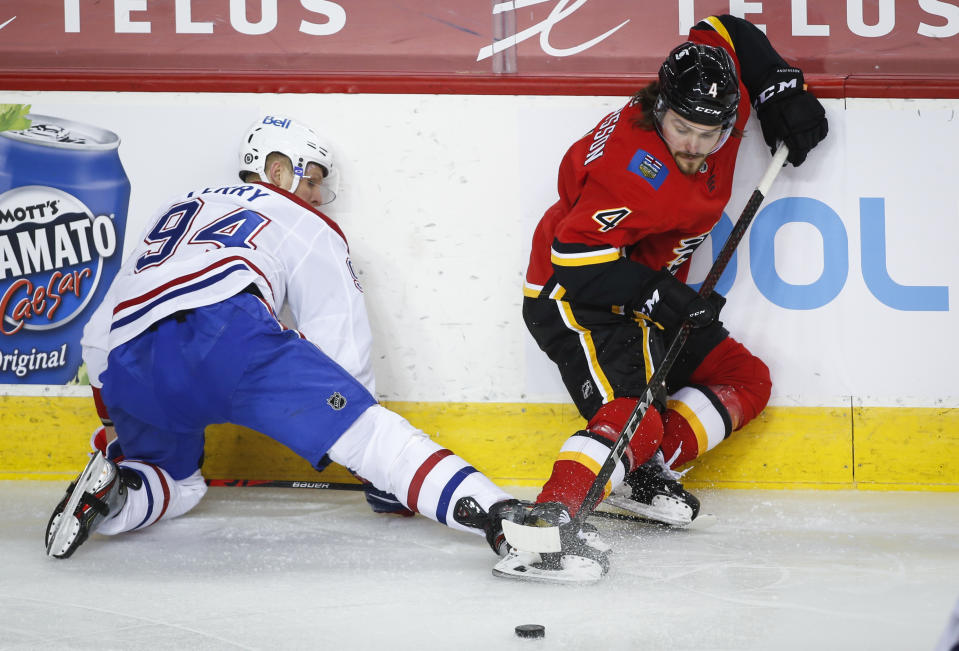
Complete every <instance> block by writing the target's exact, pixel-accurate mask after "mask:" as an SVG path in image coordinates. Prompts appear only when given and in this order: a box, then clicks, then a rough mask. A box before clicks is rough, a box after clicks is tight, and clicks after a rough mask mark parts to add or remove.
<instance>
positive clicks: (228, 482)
mask: <svg viewBox="0 0 959 651" xmlns="http://www.w3.org/2000/svg"><path fill="white" fill-rule="evenodd" d="M206 485H207V486H246V487H250V488H312V489H314V490H334V491H364V492H365V491H366V490H367V486H366V485H365V484H355V483H353V482H335V481H286V480H280V479H207V480H206Z"/></svg>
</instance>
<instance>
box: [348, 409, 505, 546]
mask: <svg viewBox="0 0 959 651" xmlns="http://www.w3.org/2000/svg"><path fill="white" fill-rule="evenodd" d="M329 455H330V458H332V459H333V460H334V461H336V462H337V463H339V464H341V465H344V466H346V467H347V468H350V469H351V470H352V471H354V472H355V473H357V474H358V475H361V476H362V477H364V478H366V479H367V480H368V481H370V482H371V483H372V484H373V485H374V486H376V487H377V488H379V489H381V490H385V491H387V492H389V493H392V494H393V495H395V496H396V497H397V499H399V500H400V501H401V502H402V503H403V504H404V505H405V506H406V507H407V508H409V509H410V510H412V511H415V512H418V513H422V514H423V515H425V516H427V517H430V518H433V519H434V520H437V521H438V522H441V523H443V524H446V525H448V526H451V527H454V528H463V529H465V527H462V526H461V525H459V524H458V523H456V522H455V521H454V520H453V518H452V517H451V514H452V511H453V507H454V506H455V505H456V502H457V501H458V500H459V498H460V497H464V496H467V495H469V496H472V497H474V498H475V499H476V501H477V502H478V503H479V504H480V506H482V507H483V508H484V509H488V508H489V507H490V506H492V505H493V504H494V503H496V502H498V501H501V500H503V499H509V497H510V496H509V495H508V494H507V493H505V492H503V491H502V490H500V489H499V488H497V487H496V486H495V485H494V484H493V483H492V482H491V481H490V480H489V479H488V478H487V477H485V476H484V475H483V474H482V473H480V472H478V471H477V470H476V469H475V468H473V467H472V466H471V465H469V464H468V463H467V462H466V461H465V460H463V459H462V458H460V457H458V456H457V455H455V454H453V452H451V451H450V450H447V449H446V448H443V447H442V446H440V445H439V444H437V443H435V442H434V441H432V440H431V439H430V438H429V437H428V436H427V435H426V434H424V433H423V432H422V431H421V430H419V429H417V428H415V427H413V425H411V424H410V423H409V422H408V421H407V420H406V419H405V418H403V417H402V416H400V415H399V414H396V413H394V412H391V411H390V410H388V409H386V408H384V407H382V406H380V405H373V406H372V407H370V408H369V409H367V410H366V411H365V412H363V414H362V415H360V417H359V418H358V419H357V420H356V422H355V423H354V424H353V425H352V426H351V427H350V429H348V430H347V431H346V432H345V433H344V434H343V436H341V437H340V438H339V440H337V441H336V443H334V444H333V447H332V448H330V451H329Z"/></svg>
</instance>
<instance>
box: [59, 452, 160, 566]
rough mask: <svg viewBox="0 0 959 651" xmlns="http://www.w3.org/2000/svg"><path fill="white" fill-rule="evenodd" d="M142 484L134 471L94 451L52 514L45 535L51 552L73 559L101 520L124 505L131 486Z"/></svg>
mask: <svg viewBox="0 0 959 651" xmlns="http://www.w3.org/2000/svg"><path fill="white" fill-rule="evenodd" d="M141 483H142V482H141V481H140V478H139V476H137V475H136V474H135V473H133V472H132V471H129V470H127V469H125V468H124V469H120V468H118V467H117V465H116V464H115V463H114V462H112V461H110V460H109V459H107V458H105V457H104V456H103V455H102V454H101V453H99V452H95V453H93V454H92V455H91V457H90V461H89V463H87V467H86V468H84V470H83V472H81V473H80V475H79V476H78V477H77V478H76V479H75V480H74V481H73V483H71V484H70V486H69V487H68V488H67V492H66V495H64V497H63V499H62V500H60V503H59V504H57V508H55V509H54V510H53V515H51V516H50V521H49V522H48V523H47V531H46V537H45V542H46V547H47V555H48V556H53V557H54V558H69V557H70V555H71V554H72V553H73V552H74V551H76V549H77V547H79V546H80V545H82V544H83V542H84V541H85V540H86V539H87V537H88V536H89V535H90V534H91V533H93V532H94V531H96V529H97V527H99V526H100V523H102V522H103V521H104V520H106V519H107V518H108V517H112V516H114V515H116V514H117V513H118V512H119V511H120V509H121V508H123V505H124V504H125V503H126V501H127V487H132V488H138V487H139V485H140V484H141Z"/></svg>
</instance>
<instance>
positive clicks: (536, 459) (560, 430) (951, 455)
mask: <svg viewBox="0 0 959 651" xmlns="http://www.w3.org/2000/svg"><path fill="white" fill-rule="evenodd" d="M384 404H385V406H387V407H389V408H390V409H392V410H394V411H396V412H398V413H399V414H401V415H403V416H404V417H405V418H407V419H408V420H409V421H410V422H412V423H413V424H414V425H416V426H417V427H419V428H420V429H422V430H423V431H425V432H426V433H427V434H428V435H429V436H430V437H431V438H432V439H434V440H435V441H437V442H438V443H440V444H441V445H443V446H445V447H448V448H450V449H451V450H453V451H455V452H456V453H458V454H460V455H461V456H463V457H464V458H465V459H467V460H468V461H469V462H470V463H471V464H472V465H473V466H474V467H476V468H478V469H479V470H480V471H482V472H484V473H486V474H487V475H488V476H489V477H490V478H491V479H493V481H495V482H496V483H497V484H500V485H502V486H540V485H542V483H543V482H544V481H545V479H546V478H547V477H548V476H549V473H550V471H551V469H552V464H553V461H555V459H556V456H557V455H558V454H559V451H560V448H561V447H562V445H563V443H564V442H565V441H566V440H567V439H568V438H569V437H570V435H571V434H573V433H574V432H576V431H577V430H579V429H582V428H583V426H584V424H585V423H584V421H583V419H582V418H581V417H580V415H579V413H578V412H577V411H576V408H575V407H574V406H573V405H572V404H549V403H440V402H387V403H384ZM98 423H99V421H98V420H97V416H96V413H95V411H94V408H93V402H92V400H90V399H89V398H56V397H20V396H0V479H45V480H69V479H72V478H73V477H74V475H76V473H77V472H79V471H80V470H81V469H82V468H83V466H84V464H85V463H86V454H87V450H88V447H89V438H90V433H91V432H92V431H93V429H94V428H95V427H96V426H97V425H98ZM691 465H692V466H693V468H692V470H690V472H689V473H688V474H687V475H686V480H685V484H686V485H687V486H688V487H691V488H702V487H716V488H791V489H820V490H822V489H851V488H854V489H859V490H881V491H888V490H924V491H959V410H957V409H943V408H885V407H856V408H852V407H823V408H819V407H767V408H766V410H765V411H763V413H762V414H760V415H759V417H757V418H756V419H755V420H753V421H752V422H751V423H749V425H747V426H746V427H745V428H743V429H742V430H740V431H737V432H734V433H733V434H732V436H730V437H729V438H727V439H726V440H725V441H724V442H723V443H722V444H721V445H718V446H716V448H714V449H713V450H710V451H709V452H708V453H707V454H705V455H703V456H702V457H700V458H698V459H696V460H695V461H693V462H692V464H691ZM203 471H204V474H205V475H206V476H207V477H210V478H239V479H290V480H293V479H307V480H314V481H315V480H327V481H346V480H348V479H350V476H349V474H348V473H347V472H346V471H345V470H344V469H342V468H339V467H334V468H332V469H330V470H327V471H324V472H323V473H322V474H319V475H318V474H317V473H316V471H314V470H313V469H312V468H311V467H310V465H309V463H307V462H306V461H304V460H303V459H300V458H299V457H297V456H296V455H294V454H293V453H292V452H290V451H289V450H287V449H286V448H284V447H283V446H281V445H280V444H279V443H276V442H274V441H272V440H270V439H268V438H266V437H265V436H263V435H261V434H258V433H256V432H252V431H250V430H246V429H244V428H241V427H237V426H234V425H217V426H213V427H210V428H208V429H207V446H206V463H205V464H204V467H203Z"/></svg>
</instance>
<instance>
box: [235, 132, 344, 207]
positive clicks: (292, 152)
mask: <svg viewBox="0 0 959 651" xmlns="http://www.w3.org/2000/svg"><path fill="white" fill-rule="evenodd" d="M273 152H279V153H281V154H283V155H284V156H286V157H287V158H289V159H290V162H291V163H293V174H294V175H295V176H296V177H297V178H301V177H302V176H303V172H304V170H305V169H306V166H307V164H308V163H316V164H317V165H319V166H320V167H321V168H322V169H323V189H324V197H327V196H328V197H329V198H325V199H324V201H323V203H324V204H327V203H329V202H331V201H333V199H335V198H336V191H337V186H338V183H337V181H338V175H337V174H336V168H335V167H334V165H333V151H332V150H331V149H330V147H329V146H328V145H326V144H325V143H324V142H323V140H322V139H321V138H320V136H319V135H318V134H317V133H316V132H315V131H314V130H313V129H311V128H310V127H308V126H306V125H305V124H303V123H302V122H297V121H296V120H294V119H292V118H288V117H283V116H278V115H265V116H263V117H262V118H261V119H259V120H257V121H256V122H254V123H253V124H252V125H251V126H250V128H249V129H248V130H247V132H246V134H245V135H244V136H243V141H242V142H241V143H240V168H239V174H240V180H243V175H244V174H245V173H247V172H254V173H256V174H259V175H260V178H266V174H265V169H264V168H265V166H266V157H267V156H269V155H270V154H272V153H273ZM292 189H295V186H294V188H291V190H292Z"/></svg>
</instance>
